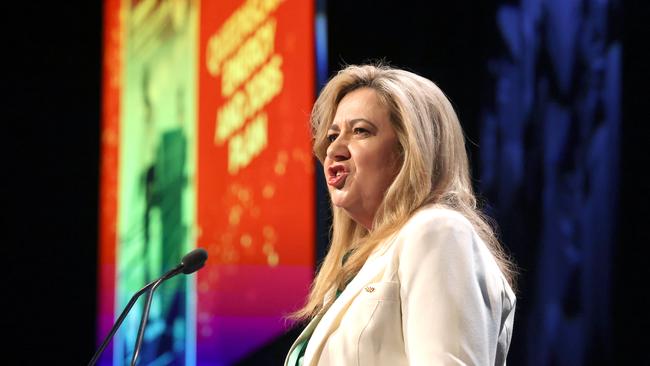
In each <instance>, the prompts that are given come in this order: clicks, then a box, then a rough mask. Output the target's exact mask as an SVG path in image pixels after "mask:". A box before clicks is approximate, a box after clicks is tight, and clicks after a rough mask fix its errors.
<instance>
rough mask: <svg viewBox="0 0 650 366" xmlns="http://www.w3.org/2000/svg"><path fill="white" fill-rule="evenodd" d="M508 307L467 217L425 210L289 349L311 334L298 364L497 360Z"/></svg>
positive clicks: (505, 288) (376, 365)
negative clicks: (301, 360)
mask: <svg viewBox="0 0 650 366" xmlns="http://www.w3.org/2000/svg"><path fill="white" fill-rule="evenodd" d="M514 313H515V295H514V293H513V292H512V290H511V288H510V286H509V285H508V283H507V281H506V280H505V278H504V277H503V274H502V273H501V271H500V270H499V268H498V266H497V264H496V262H495V260H494V257H493V256H492V254H491V253H490V251H489V250H488V248H487V247H486V245H485V243H484V242H483V241H482V240H481V239H480V238H479V236H478V235H477V233H476V231H475V230H474V228H473V226H472V225H471V224H470V222H469V221H468V220H467V219H466V218H465V217H463V216H462V215H461V214H459V213H457V212H455V211H452V210H449V209H444V208H436V207H428V208H424V209H422V210H420V211H418V212H417V213H416V214H415V215H414V216H413V217H412V218H411V219H410V220H409V221H408V222H407V223H406V224H405V225H404V227H403V228H402V229H401V230H400V231H399V232H398V233H397V234H396V235H395V236H394V237H393V238H392V239H391V240H388V241H387V242H385V243H384V244H383V245H380V246H379V247H378V248H377V250H375V251H374V252H373V254H371V256H370V257H369V258H368V260H367V261H366V263H365V264H364V266H363V267H362V268H361V270H360V271H359V273H358V274H357V275H356V277H355V278H354V279H353V280H352V281H351V282H350V283H349V284H348V286H347V287H346V288H345V290H344V291H343V292H342V293H341V294H340V296H339V297H338V298H337V299H336V301H335V302H334V303H333V304H332V305H331V306H330V308H329V309H328V310H327V311H325V313H324V314H321V315H319V316H317V317H315V318H314V319H313V320H312V321H311V322H310V323H309V324H308V325H307V327H306V328H305V329H304V330H303V332H302V333H301V334H300V336H299V337H298V339H297V340H296V342H294V344H293V346H292V347H291V349H290V350H289V354H291V352H292V351H293V349H294V348H295V347H296V345H297V344H298V343H300V342H301V341H303V340H304V339H305V338H307V337H310V339H309V343H308V345H307V349H306V350H305V355H304V358H303V363H302V365H303V366H316V365H318V366H329V365H332V366H347V365H357V366H365V365H372V366H382V365H386V366H399V365H505V364H506V355H507V353H508V347H509V345H510V338H511V335H512V324H513V320H514ZM288 361H289V358H288V357H287V359H286V360H285V366H294V365H288Z"/></svg>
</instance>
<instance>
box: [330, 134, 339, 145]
mask: <svg viewBox="0 0 650 366" xmlns="http://www.w3.org/2000/svg"><path fill="white" fill-rule="evenodd" d="M337 137H339V135H338V134H336V133H330V134H329V135H327V141H328V142H330V143H332V142H334V140H336V138H337Z"/></svg>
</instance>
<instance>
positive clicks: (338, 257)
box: [291, 65, 516, 320]
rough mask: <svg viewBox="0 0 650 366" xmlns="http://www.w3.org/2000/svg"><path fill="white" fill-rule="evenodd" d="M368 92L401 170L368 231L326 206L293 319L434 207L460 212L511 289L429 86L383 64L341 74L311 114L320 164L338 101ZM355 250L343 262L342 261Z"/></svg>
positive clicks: (318, 307)
mask: <svg viewBox="0 0 650 366" xmlns="http://www.w3.org/2000/svg"><path fill="white" fill-rule="evenodd" d="M359 88H371V89H373V90H374V91H375V92H376V93H377V96H378V98H379V100H380V102H381V103H382V104H383V105H385V106H387V107H388V110H389V114H390V121H391V123H392V127H393V128H394V130H395V132H396V134H397V138H398V143H399V149H400V150H399V151H400V158H401V168H400V169H399V172H398V173H397V176H396V177H395V180H394V181H393V183H392V184H391V185H390V186H389V188H388V190H387V191H386V194H385V196H384V199H383V201H382V203H381V204H380V206H379V208H378V209H377V213H376V214H375V217H374V221H373V226H372V229H371V230H367V229H366V228H365V227H363V226H362V225H361V224H358V223H357V222H355V221H354V220H352V219H351V218H350V216H348V215H347V214H346V213H345V211H343V209H341V208H338V207H332V214H333V217H332V220H333V221H332V232H331V243H330V248H329V250H328V253H327V255H326V256H325V259H324V260H323V263H322V264H321V266H320V269H319V271H318V274H317V275H316V278H315V279H314V282H313V283H312V286H311V291H310V294H309V297H308V299H307V302H306V304H305V305H304V306H303V307H302V308H301V309H299V310H298V311H296V312H294V313H293V314H292V315H291V317H292V318H294V319H297V320H306V319H310V318H312V317H314V316H316V315H317V314H318V313H319V312H321V311H323V310H325V309H327V308H328V307H329V305H331V303H332V302H333V300H334V297H333V296H331V294H332V293H333V291H335V290H342V289H343V288H344V287H345V285H346V284H347V283H348V282H349V281H350V280H351V279H352V278H353V277H354V276H355V275H356V274H357V273H358V272H359V270H360V269H361V267H362V266H363V264H364V263H365V261H366V260H367V259H368V256H369V255H370V254H371V253H372V251H373V250H374V249H375V248H376V247H377V246H378V245H379V244H381V243H382V242H384V241H385V240H386V239H387V238H389V237H391V236H392V235H393V234H395V233H396V232H397V231H399V229H400V228H401V227H402V226H403V225H404V223H406V221H407V220H408V219H409V218H410V217H411V216H412V215H413V214H414V213H415V212H416V211H417V210H418V209H420V208H422V207H424V206H428V205H437V206H440V207H446V208H449V209H452V210H455V211H457V212H459V213H461V214H462V215H464V216H465V217H466V218H467V219H468V220H469V221H470V222H471V223H472V224H473V226H474V229H475V230H476V231H477V233H478V234H479V236H480V237H481V239H483V241H484V242H485V243H486V244H487V247H488V248H489V249H490V251H491V252H492V255H493V256H494V258H495V260H496V262H497V264H498V265H499V268H500V269H501V272H502V273H503V274H504V276H505V278H506V280H507V281H508V283H509V284H510V286H511V287H512V288H514V287H515V286H514V280H515V274H516V272H515V267H514V265H513V264H512V262H511V261H510V260H509V258H508V256H507V255H506V254H505V252H504V251H503V249H502V247H501V245H500V243H499V241H498V239H497V237H496V235H495V231H494V229H493V226H492V222H491V221H490V220H489V218H487V217H486V216H485V215H483V214H482V212H481V211H480V210H479V209H478V207H477V200H476V197H475V195H474V192H473V189H472V183H471V179H470V173H469V162H468V158H467V152H466V150H465V138H464V135H463V131H462V128H461V126H460V122H459V120H458V117H457V116H456V113H455V112H454V109H453V107H452V105H451V103H450V102H449V100H448V99H447V97H446V96H445V94H444V93H443V92H442V91H441V90H440V88H438V86H436V85H435V84H434V83H433V82H432V81H430V80H428V79H426V78H423V77H421V76H418V75H416V74H414V73H411V72H408V71H404V70H400V69H395V68H391V67H388V66H384V65H361V66H357V65H352V66H348V67H346V68H345V69H343V70H341V71H339V72H338V73H337V75H335V76H334V77H333V78H332V79H331V80H330V81H329V82H328V83H327V85H325V87H324V88H323V90H322V91H321V93H320V95H319V97H318V99H317V100H316V102H315V104H314V107H313V109H312V112H311V125H312V135H313V140H314V141H313V142H314V153H315V155H316V157H317V158H318V159H319V160H320V161H321V163H322V162H323V161H324V159H325V154H326V150H327V147H328V145H329V141H328V139H327V131H328V129H329V127H330V125H331V124H332V121H333V119H334V115H335V114H336V109H337V107H338V104H339V102H340V101H341V99H343V97H344V96H345V95H346V94H348V93H350V92H351V91H353V90H356V89H359ZM351 248H355V250H354V251H353V252H352V254H351V255H349V257H348V258H347V260H346V261H345V263H343V256H344V255H345V254H346V253H347V252H348V251H349V250H350V249H351Z"/></svg>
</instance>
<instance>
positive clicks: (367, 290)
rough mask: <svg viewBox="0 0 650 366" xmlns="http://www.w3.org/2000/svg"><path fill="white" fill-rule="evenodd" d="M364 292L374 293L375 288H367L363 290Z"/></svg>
mask: <svg viewBox="0 0 650 366" xmlns="http://www.w3.org/2000/svg"><path fill="white" fill-rule="evenodd" d="M365 290H366V292H373V291H375V288H374V287H372V286H367V287H366V288H365Z"/></svg>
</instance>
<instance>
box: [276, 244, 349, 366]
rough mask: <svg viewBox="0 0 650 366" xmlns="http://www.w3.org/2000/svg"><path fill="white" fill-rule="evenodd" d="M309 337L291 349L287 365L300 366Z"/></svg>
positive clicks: (345, 256)
mask: <svg viewBox="0 0 650 366" xmlns="http://www.w3.org/2000/svg"><path fill="white" fill-rule="evenodd" d="M352 251H353V250H350V251H348V252H347V253H345V255H343V264H345V262H346V261H347V260H348V257H350V254H352ZM341 292H342V291H341V290H336V297H337V298H338V297H339V295H341ZM310 338H311V334H310V335H309V337H306V338H305V339H303V340H302V341H301V342H300V343H298V344H297V345H296V348H294V349H293V351H291V354H290V355H289V362H288V363H287V364H288V365H289V366H302V361H303V358H304V356H305V350H306V349H307V344H308V343H309V339H310Z"/></svg>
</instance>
